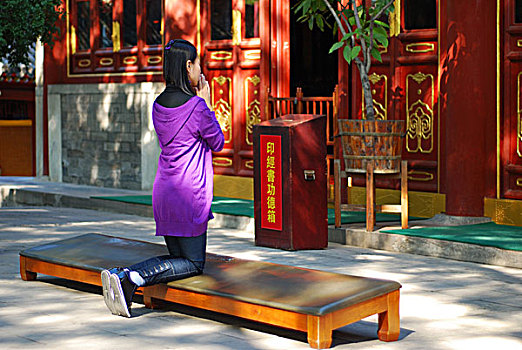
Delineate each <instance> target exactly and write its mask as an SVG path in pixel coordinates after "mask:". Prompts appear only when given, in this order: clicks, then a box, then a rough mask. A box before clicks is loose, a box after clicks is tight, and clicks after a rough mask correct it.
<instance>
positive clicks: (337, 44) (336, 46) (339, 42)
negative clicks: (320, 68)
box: [328, 41, 344, 53]
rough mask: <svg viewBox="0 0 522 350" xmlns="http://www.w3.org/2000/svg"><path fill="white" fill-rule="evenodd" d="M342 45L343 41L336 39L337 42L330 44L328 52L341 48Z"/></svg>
mask: <svg viewBox="0 0 522 350" xmlns="http://www.w3.org/2000/svg"><path fill="white" fill-rule="evenodd" d="M343 45H344V41H338V42H336V43H335V44H333V45H332V47H331V48H330V52H328V53H332V52H334V51H335V50H338V49H339V48H341V47H342V46H343Z"/></svg>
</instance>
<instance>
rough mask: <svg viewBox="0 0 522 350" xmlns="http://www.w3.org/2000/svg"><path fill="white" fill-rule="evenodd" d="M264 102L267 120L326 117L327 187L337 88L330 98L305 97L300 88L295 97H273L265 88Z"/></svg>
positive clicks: (329, 176) (268, 89)
mask: <svg viewBox="0 0 522 350" xmlns="http://www.w3.org/2000/svg"><path fill="white" fill-rule="evenodd" d="M266 97H267V98H266V100H265V106H264V108H265V116H266V118H267V119H273V118H278V117H282V116H283V115H286V114H321V115H326V135H325V138H326V146H327V153H328V154H327V156H326V167H327V179H326V183H327V186H329V187H330V184H331V183H330V181H331V179H332V177H333V168H332V165H333V159H334V152H333V151H334V128H335V125H334V121H336V120H337V115H338V110H339V109H338V103H339V98H338V87H337V86H335V89H334V92H333V94H332V96H331V97H330V96H311V97H305V96H304V94H303V90H302V88H300V87H298V88H297V89H296V93H295V96H288V97H273V96H272V95H271V94H270V88H267V91H266ZM327 193H328V201H329V202H333V201H334V195H333V191H327Z"/></svg>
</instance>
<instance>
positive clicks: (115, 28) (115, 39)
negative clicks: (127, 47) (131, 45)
mask: <svg viewBox="0 0 522 350" xmlns="http://www.w3.org/2000/svg"><path fill="white" fill-rule="evenodd" d="M120 49H121V43H120V22H118V21H113V22H112V51H114V52H118V51H120Z"/></svg>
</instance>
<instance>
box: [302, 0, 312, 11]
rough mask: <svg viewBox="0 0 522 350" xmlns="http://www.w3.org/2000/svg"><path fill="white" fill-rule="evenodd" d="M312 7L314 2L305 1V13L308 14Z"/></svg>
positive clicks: (310, 0)
mask: <svg viewBox="0 0 522 350" xmlns="http://www.w3.org/2000/svg"><path fill="white" fill-rule="evenodd" d="M311 5H312V0H304V5H303V13H306V12H308V10H310V6H311Z"/></svg>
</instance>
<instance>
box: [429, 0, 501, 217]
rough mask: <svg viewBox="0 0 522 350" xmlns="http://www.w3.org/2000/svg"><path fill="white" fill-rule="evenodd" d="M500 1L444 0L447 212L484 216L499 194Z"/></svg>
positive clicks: (442, 89) (442, 49)
mask: <svg viewBox="0 0 522 350" xmlns="http://www.w3.org/2000/svg"><path fill="white" fill-rule="evenodd" d="M496 13H497V8H496V2H495V1H485V0H482V1H478V2H477V1H476V0H461V1H450V0H441V7H440V22H439V23H440V63H439V64H440V66H439V76H440V102H439V105H440V113H441V123H442V125H441V130H442V132H441V140H440V142H441V161H442V167H441V177H442V178H443V179H444V180H443V181H442V184H443V188H442V192H443V193H445V194H446V213H447V214H449V215H459V216H482V215H483V213H484V208H483V207H484V197H485V196H494V195H495V174H496V94H495V91H496V51H497V50H496V45H497V42H496Z"/></svg>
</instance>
